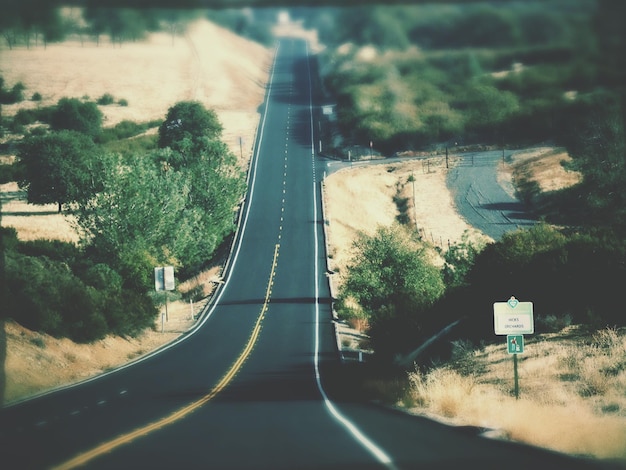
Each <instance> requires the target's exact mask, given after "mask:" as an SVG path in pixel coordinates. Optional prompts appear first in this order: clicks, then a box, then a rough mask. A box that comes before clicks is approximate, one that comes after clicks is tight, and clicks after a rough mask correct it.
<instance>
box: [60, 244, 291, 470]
mask: <svg viewBox="0 0 626 470" xmlns="http://www.w3.org/2000/svg"><path fill="white" fill-rule="evenodd" d="M279 248H280V244H276V247H275V248H274V260H273V262H272V271H271V273H270V278H269V281H268V283H267V290H266V292H265V301H264V302H263V308H262V309H261V313H260V314H259V317H258V318H257V321H256V324H255V325H254V328H253V330H252V334H251V335H250V339H249V340H248V343H247V344H246V347H245V348H244V349H243V351H242V352H241V354H240V355H239V357H238V358H237V360H236V361H235V362H234V364H233V365H232V366H231V367H230V369H229V370H228V372H226V374H225V375H224V377H222V379H221V380H220V381H219V383H218V384H217V385H216V386H215V387H213V389H212V390H211V391H210V392H209V393H208V394H206V395H205V396H203V397H202V398H200V399H199V400H197V401H195V402H193V403H191V404H189V405H187V406H185V407H183V408H181V409H180V410H178V411H175V412H174V413H172V414H171V415H169V416H166V417H165V418H162V419H160V420H158V421H155V422H154V423H151V424H148V425H146V426H142V427H140V428H137V429H135V430H134V431H131V432H129V433H126V434H122V435H121V436H119V437H116V438H115V439H112V440H110V441H108V442H105V443H103V444H100V445H99V446H97V447H94V448H93V449H91V450H88V451H87V452H83V453H82V454H79V455H77V456H76V457H74V458H72V459H70V460H68V461H66V462H63V463H61V464H59V465H57V466H55V467H52V468H53V469H54V470H69V469H73V468H76V467H79V466H82V465H85V464H87V463H88V462H90V461H92V460H93V459H95V458H97V457H100V456H101V455H104V454H106V453H108V452H111V451H112V450H114V449H116V448H118V447H121V446H123V445H125V444H129V443H130V442H132V441H133V440H135V439H137V438H140V437H143V436H146V435H148V434H150V433H152V432H154V431H158V430H159V429H162V428H164V427H165V426H168V425H170V424H172V423H175V422H176V421H180V420H181V419H183V418H184V417H186V416H187V415H189V414H190V413H192V412H194V411H195V410H197V409H198V408H200V407H201V406H203V405H205V404H206V403H207V402H209V401H210V400H212V399H213V398H215V396H216V395H217V394H218V393H220V392H221V391H222V390H224V388H226V386H227V385H228V384H229V383H230V381H231V380H232V379H233V378H234V377H235V376H236V375H237V373H238V372H239V370H240V369H241V367H242V366H243V364H244V362H245V361H246V359H248V357H249V356H250V353H251V352H252V350H253V349H254V345H255V343H256V341H257V339H258V337H259V333H260V332H261V323H262V322H263V319H264V318H265V313H266V312H267V309H268V305H269V302H270V295H271V293H272V286H273V284H274V275H275V273H276V265H277V262H278V250H279Z"/></svg>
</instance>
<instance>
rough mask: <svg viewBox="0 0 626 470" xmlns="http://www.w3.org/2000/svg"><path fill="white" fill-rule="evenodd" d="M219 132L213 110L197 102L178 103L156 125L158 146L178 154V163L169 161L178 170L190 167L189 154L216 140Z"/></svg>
mask: <svg viewBox="0 0 626 470" xmlns="http://www.w3.org/2000/svg"><path fill="white" fill-rule="evenodd" d="M222 130H223V127H222V124H221V123H220V121H219V118H218V117H217V114H216V113H215V111H213V110H208V109H206V108H205V107H204V106H203V105H202V104H201V103H199V102H197V101H181V102H179V103H176V104H175V105H174V106H172V107H171V108H170V109H169V110H168V112H167V116H166V118H165V121H163V123H162V124H161V126H159V142H158V145H159V147H160V148H165V147H169V148H171V149H172V150H174V151H176V152H178V156H179V157H180V159H181V161H172V162H170V164H171V165H173V166H174V167H176V168H178V167H180V166H181V165H189V164H190V163H191V162H190V161H189V159H190V158H191V156H192V154H193V153H194V152H196V151H197V150H198V149H199V148H201V147H203V146H205V145H206V142H207V141H211V140H215V139H219V138H220V137H221V135H222Z"/></svg>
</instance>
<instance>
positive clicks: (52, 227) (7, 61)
mask: <svg viewBox="0 0 626 470" xmlns="http://www.w3.org/2000/svg"><path fill="white" fill-rule="evenodd" d="M271 60H272V51H271V50H269V49H267V48H264V47H262V46H260V45H259V44H256V43H253V42H250V41H248V40H245V39H243V38H241V37H239V36H236V35H234V34H232V33H231V32H229V31H227V30H225V29H223V28H221V27H219V26H216V25H214V24H212V23H209V22H207V21H198V22H197V23H195V24H193V25H192V27H191V28H190V29H189V31H188V32H187V34H186V35H185V36H184V37H176V38H174V42H173V43H172V37H171V36H170V35H168V34H154V35H151V36H150V37H149V39H148V40H146V41H144V42H137V43H126V44H123V45H122V46H119V45H116V46H114V45H111V44H108V43H106V42H104V43H102V44H101V45H100V46H96V45H95V44H93V43H90V42H85V43H84V44H81V43H80V42H71V41H67V42H64V43H61V44H49V45H48V46H47V47H46V48H45V49H44V48H43V47H39V48H37V47H34V48H31V49H25V48H16V49H13V50H7V49H5V48H3V47H2V46H0V75H2V76H3V77H4V78H5V81H6V83H7V84H8V85H9V86H11V85H12V84H14V83H16V82H18V81H21V82H23V83H24V84H25V85H26V96H30V95H32V93H34V92H39V93H40V94H41V95H42V96H43V100H42V101H41V102H40V103H39V104H40V105H43V106H47V105H52V104H56V102H57V101H58V100H59V99H60V98H62V97H76V98H82V97H86V96H87V97H89V98H91V99H93V100H95V99H97V98H99V97H100V96H102V95H103V94H105V93H110V94H111V95H112V96H114V97H115V99H116V100H119V99H126V100H128V106H117V105H111V106H101V107H100V109H101V110H102V112H103V113H104V115H105V126H113V125H115V124H116V123H118V122H120V121H122V120H124V119H129V120H133V121H137V122H146V121H149V120H153V119H161V118H164V117H165V115H166V113H167V110H168V108H169V107H170V106H172V105H173V104H175V103H176V102H177V101H180V100H192V99H193V100H198V101H200V102H202V103H203V104H204V105H205V106H206V107H207V108H211V109H214V110H215V111H216V112H217V114H218V116H219V118H220V121H221V122H222V125H223V126H224V133H223V139H224V141H225V142H226V143H227V144H228V145H229V147H230V148H231V150H232V151H233V152H234V153H235V155H237V156H238V157H240V163H241V166H242V167H243V168H246V169H247V164H248V161H249V158H250V155H251V152H252V146H253V144H254V138H255V133H256V128H257V124H258V122H259V117H260V116H259V113H258V107H259V106H260V105H261V103H262V102H263V97H264V93H265V84H266V82H267V77H268V72H269V66H270V64H271ZM37 105H38V104H37V103H34V102H31V101H25V102H23V103H20V104H17V105H10V106H3V108H2V112H3V113H4V115H5V116H11V115H13V114H14V113H15V112H17V110H18V109H21V108H23V107H29V106H37ZM240 137H241V138H242V139H243V145H242V146H240ZM13 158H14V156H13V155H0V159H1V160H2V161H3V162H11V161H12V160H13ZM0 197H2V224H3V225H4V226H12V227H15V228H16V230H17V232H18V237H19V238H20V239H21V240H33V239H41V238H45V239H61V240H65V241H69V242H76V241H77V240H78V236H77V234H76V232H75V231H74V230H73V228H72V224H71V222H72V221H71V219H68V218H66V217H65V216H64V215H62V214H61V215H60V214H58V213H57V207H56V205H45V206H34V205H30V204H27V203H26V201H25V194H24V192H23V191H20V190H19V188H18V187H17V184H16V183H8V184H5V185H1V186H0ZM219 276H220V267H214V268H212V269H210V270H208V271H207V272H206V273H201V274H200V275H198V276H196V278H194V279H191V280H189V281H187V282H185V283H183V284H181V285H180V286H179V291H180V292H181V293H189V294H193V295H192V297H193V298H195V299H197V300H196V301H195V302H194V303H193V304H190V303H189V302H188V301H186V302H183V301H176V302H174V301H170V302H169V303H168V321H164V322H162V321H161V318H158V319H157V320H156V321H155V324H154V330H147V331H145V332H144V333H143V334H142V335H141V336H139V337H137V338H119V337H107V338H105V339H103V340H101V341H97V342H95V343H93V344H89V345H80V344H74V343H73V342H71V341H69V340H67V339H55V338H51V337H49V336H47V335H41V334H39V333H36V332H32V331H29V330H27V329H25V328H22V327H21V326H19V325H17V324H15V323H13V322H6V323H5V324H4V333H5V334H6V338H7V342H6V344H7V351H6V354H7V357H6V361H5V363H4V369H5V376H6V383H5V384H1V383H0V387H1V386H2V385H4V388H5V390H4V399H5V401H6V402H10V401H13V400H17V399H20V398H23V397H26V396H30V395H32V394H35V393H39V392H41V391H44V390H47V389H50V388H53V387H57V386H60V385H64V384H68V383H73V382H76V381H78V380H81V379H84V378H86V377H91V376H93V375H96V374H98V373H101V372H103V371H106V370H108V369H111V368H113V367H116V366H119V365H121V364H124V363H126V362H128V361H129V360H132V359H134V358H136V357H138V356H140V355H142V354H145V353H148V352H150V351H153V350H154V349H156V348H158V347H159V346H162V345H163V344H166V343H168V342H171V341H172V340H174V339H176V338H177V337H179V336H180V335H181V334H182V333H184V332H185V331H188V330H189V329H190V328H191V327H192V326H193V325H194V323H195V319H194V318H197V316H198V314H199V312H200V311H201V310H202V308H203V307H204V305H205V304H206V302H207V299H208V297H209V296H210V294H211V293H212V291H213V289H214V287H215V282H213V281H215V280H219ZM192 308H193V312H192ZM161 310H162V312H164V307H162V308H161ZM0 327H1V326H0ZM1 397H2V393H0V398H1Z"/></svg>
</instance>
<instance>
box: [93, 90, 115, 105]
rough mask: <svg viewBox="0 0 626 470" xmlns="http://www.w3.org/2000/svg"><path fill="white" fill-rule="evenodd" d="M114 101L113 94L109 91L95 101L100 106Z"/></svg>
mask: <svg viewBox="0 0 626 470" xmlns="http://www.w3.org/2000/svg"><path fill="white" fill-rule="evenodd" d="M114 102H115V98H113V95H111V94H110V93H105V94H104V95H102V96H101V97H100V98H98V100H97V101H96V103H98V104H99V105H101V106H107V105H109V104H113V103H114Z"/></svg>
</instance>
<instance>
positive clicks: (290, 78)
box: [0, 40, 601, 470]
mask: <svg viewBox="0 0 626 470" xmlns="http://www.w3.org/2000/svg"><path fill="white" fill-rule="evenodd" d="M310 83H311V80H310V63H309V56H308V50H307V46H306V43H305V42H303V41H300V40H283V41H281V42H280V44H279V46H278V49H277V53H276V58H275V63H274V67H273V70H272V76H271V82H270V83H269V85H268V90H267V96H266V103H265V106H264V109H263V116H262V122H261V125H260V128H259V132H258V134H257V142H256V151H255V155H254V158H253V161H252V166H251V171H250V180H249V182H250V185H249V192H248V195H247V198H246V202H245V208H244V211H243V213H242V219H241V226H240V230H239V231H238V235H237V239H236V242H235V244H234V249H233V254H232V257H231V259H230V262H229V265H228V268H227V270H226V276H225V283H224V284H223V285H222V286H221V288H220V289H219V290H218V292H217V294H216V298H215V300H214V302H213V303H212V304H211V305H210V306H209V307H207V310H206V311H205V312H204V313H203V317H202V320H201V321H200V322H199V325H198V327H197V328H195V329H194V330H193V331H191V332H190V333H188V334H187V335H186V336H185V338H183V339H182V340H180V341H178V342H176V343H174V344H173V345H171V346H170V347H168V348H166V349H165V350H162V351H161V352H159V353H158V354H153V355H151V356H149V357H147V358H145V359H143V360H141V361H138V362H135V363H134V364H131V365H130V366H127V367H124V368H122V369H120V370H117V371H113V372H111V373H109V374H106V375H104V376H100V377H99V378H97V379H94V380H90V381H87V382H85V383H83V384H81V385H79V386H75V387H71V388H67V389H65V390H60V391H56V392H54V393H50V394H48V395H44V396H41V397H39V398H36V399H33V400H28V401H26V402H22V403H19V404H15V405H13V406H10V407H6V408H4V409H3V410H2V411H1V412H0V466H1V468H3V469H38V468H77V467H81V468H98V469H127V468H128V469H130V468H132V469H136V468H149V469H173V468H176V469H183V468H184V469H189V468H201V469H273V470H279V469H343V470H351V469H370V468H372V469H373V468H382V469H384V468H388V469H395V468H398V469H401V468H406V469H409V468H432V469H444V468H445V469H452V468H459V467H472V468H507V469H518V468H519V469H522V468H524V469H527V468H533V467H538V466H542V467H545V468H567V469H578V468H590V469H591V468H601V467H600V466H598V465H596V464H593V463H590V462H587V461H582V460H575V459H571V458H568V457H565V456H562V455H558V454H554V453H551V452H546V451H543V450H540V449H535V448H532V447H528V446H522V445H516V444H511V443H504V442H499V441H494V440H490V439H486V438H483V437H479V436H478V433H477V431H476V430H475V429H470V428H463V429H457V428H453V427H448V426H444V425H442V424H439V423H437V422H433V421H430V420H427V419H423V418H419V417H415V416H410V415H408V414H405V413H402V412H399V411H394V410H390V409H388V408H385V407H382V406H377V405H375V404H370V403H363V402H357V401H354V400H352V399H350V397H349V396H346V394H341V393H339V394H338V393H337V390H336V387H332V386H331V385H332V384H331V383H330V377H331V376H333V375H332V374H330V372H331V371H337V370H338V369H339V368H340V367H341V365H340V361H339V355H338V350H337V343H336V339H335V335H334V328H333V323H332V315H331V311H330V300H329V298H330V294H329V288H328V279H327V278H326V276H325V266H326V264H325V253H324V243H323V231H322V226H321V225H322V220H323V219H322V215H321V205H320V194H319V175H318V173H319V171H316V166H317V165H318V164H319V162H317V161H316V158H317V157H316V155H315V150H314V145H313V142H314V141H315V136H314V135H313V132H314V129H315V123H314V122H313V121H314V119H313V117H312V116H313V115H314V113H313V111H314V109H315V106H316V104H315V103H314V102H313V101H312V98H311V96H312V94H311V85H310ZM320 168H321V164H320ZM537 425H538V426H540V423H537Z"/></svg>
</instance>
